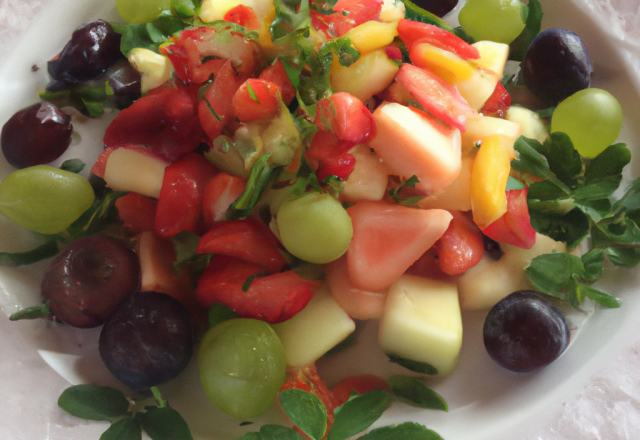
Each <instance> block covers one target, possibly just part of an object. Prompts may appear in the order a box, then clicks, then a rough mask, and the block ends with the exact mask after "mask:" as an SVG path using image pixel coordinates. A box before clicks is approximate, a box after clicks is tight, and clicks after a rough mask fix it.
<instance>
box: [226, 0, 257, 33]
mask: <svg viewBox="0 0 640 440" xmlns="http://www.w3.org/2000/svg"><path fill="white" fill-rule="evenodd" d="M222 19H223V20H224V21H228V22H229V23H236V24H239V25H240V26H242V27H244V28H245V29H251V30H256V29H260V22H259V21H258V17H256V13H255V12H253V9H251V8H250V7H248V6H245V5H238V6H236V7H235V8H231V9H229V10H228V11H227V13H226V14H224V17H222Z"/></svg>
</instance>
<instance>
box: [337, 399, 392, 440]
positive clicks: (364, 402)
mask: <svg viewBox="0 0 640 440" xmlns="http://www.w3.org/2000/svg"><path fill="white" fill-rule="evenodd" d="M390 405H391V394H389V393H388V392H386V391H383V390H375V391H370V392H368V393H364V394H361V395H359V396H354V397H351V398H350V399H349V400H347V401H346V402H345V403H344V404H343V405H342V406H339V407H338V408H336V409H335V413H334V414H335V419H334V421H333V425H332V426H331V430H330V431H329V435H328V436H327V440H346V439H348V438H350V437H352V436H354V435H356V434H358V433H360V432H362V431H364V430H365V429H367V428H368V427H369V426H371V425H372V424H373V422H375V421H376V420H378V419H379V418H380V417H381V416H382V413H384V412H385V411H386V410H387V408H389V406H390Z"/></svg>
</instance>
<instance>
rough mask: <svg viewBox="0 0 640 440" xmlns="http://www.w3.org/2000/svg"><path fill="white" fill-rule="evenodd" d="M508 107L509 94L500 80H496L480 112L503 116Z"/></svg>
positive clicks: (509, 102) (498, 116) (509, 103)
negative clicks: (496, 82) (491, 92)
mask: <svg viewBox="0 0 640 440" xmlns="http://www.w3.org/2000/svg"><path fill="white" fill-rule="evenodd" d="M509 107H511V95H509V92H507V90H506V89H505V88H504V86H503V85H502V82H500V81H498V84H496V88H495V90H494V91H493V94H492V95H491V96H490V97H489V99H488V100H487V102H485V103H484V106H483V107H482V110H481V112H482V114H483V115H485V116H493V117H496V118H503V117H504V114H505V113H506V111H507V110H509Z"/></svg>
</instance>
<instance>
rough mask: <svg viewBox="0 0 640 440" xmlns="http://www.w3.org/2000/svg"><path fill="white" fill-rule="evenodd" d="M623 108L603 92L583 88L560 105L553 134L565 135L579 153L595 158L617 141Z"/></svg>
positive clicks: (555, 112)
mask: <svg viewBox="0 0 640 440" xmlns="http://www.w3.org/2000/svg"><path fill="white" fill-rule="evenodd" d="M621 128H622V108H621V107H620V103H619V102H618V100H617V99H616V98H614V97H613V96H612V95H611V94H610V93H609V92H607V91H605V90H602V89H584V90H580V91H579V92H576V93H574V94H573V95H571V96H569V97H568V98H567V99H565V100H564V101H562V102H561V103H560V104H558V107H556V109H555V111H554V112H553V116H552V117H551V132H552V133H553V132H558V131H560V132H563V133H565V134H566V135H567V136H569V138H570V139H571V142H573V146H574V147H575V149H576V150H578V153H580V154H581V155H582V156H584V157H596V156H597V155H598V154H600V153H602V152H603V151H604V150H605V149H606V148H607V147H608V146H609V145H611V144H612V143H613V142H615V140H616V139H617V138H618V135H619V134H620V129H621Z"/></svg>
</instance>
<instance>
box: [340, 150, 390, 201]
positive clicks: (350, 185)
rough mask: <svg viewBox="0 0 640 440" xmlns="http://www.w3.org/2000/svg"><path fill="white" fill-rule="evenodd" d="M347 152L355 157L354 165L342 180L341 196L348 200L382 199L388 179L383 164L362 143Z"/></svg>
mask: <svg viewBox="0 0 640 440" xmlns="http://www.w3.org/2000/svg"><path fill="white" fill-rule="evenodd" d="M349 154H351V155H353V157H355V158H356V165H355V167H354V168H353V171H352V172H351V174H349V178H348V179H347V181H346V182H344V188H343V193H342V194H343V196H344V197H345V198H346V199H349V200H382V198H383V197H384V195H385V194H386V191H385V190H386V189H387V181H388V180H389V171H388V170H387V167H386V166H385V164H384V163H383V162H382V161H381V160H380V158H379V157H378V155H377V154H376V153H374V152H373V151H371V149H370V148H369V147H368V146H367V145H364V144H360V145H356V146H355V147H353V148H352V149H351V150H349Z"/></svg>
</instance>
